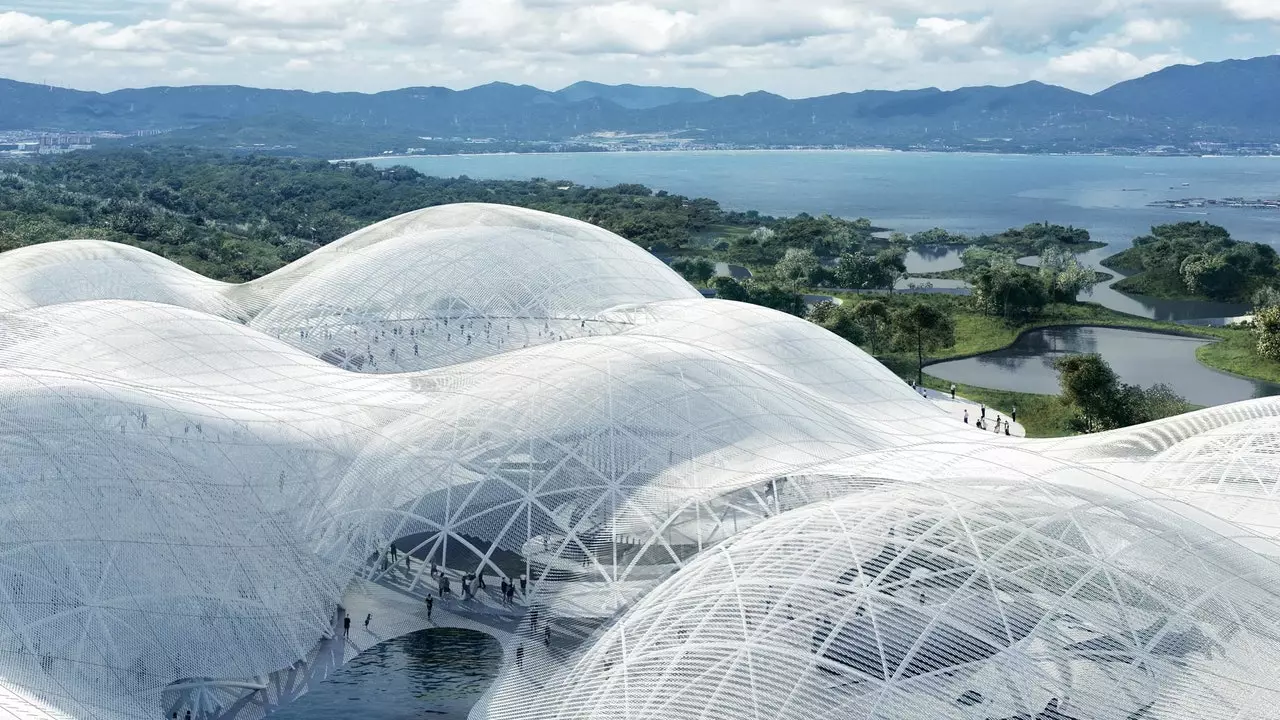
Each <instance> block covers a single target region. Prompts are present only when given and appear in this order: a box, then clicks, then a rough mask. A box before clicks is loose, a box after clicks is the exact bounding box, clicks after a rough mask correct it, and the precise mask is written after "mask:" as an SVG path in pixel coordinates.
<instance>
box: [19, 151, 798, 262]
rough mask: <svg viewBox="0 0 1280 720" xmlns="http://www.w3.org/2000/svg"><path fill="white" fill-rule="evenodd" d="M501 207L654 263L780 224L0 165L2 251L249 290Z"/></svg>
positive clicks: (109, 169) (417, 178)
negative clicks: (362, 238)
mask: <svg viewBox="0 0 1280 720" xmlns="http://www.w3.org/2000/svg"><path fill="white" fill-rule="evenodd" d="M456 202H496V203H506V204H510V205H519V206H523V207H530V208H536V209H540V210H547V211H550V212H556V213H560V214H563V215H568V216H570V217H576V218H579V219H582V220H586V221H588V222H592V223H595V224H597V225H600V226H602V227H605V228H608V229H610V230H613V231H615V232H618V233H620V234H622V235H624V236H625V237H628V238H630V239H631V240H633V241H635V242H637V243H639V244H640V245H643V246H644V247H646V248H650V249H652V250H654V251H655V252H666V251H671V250H678V249H679V248H681V247H682V246H684V245H686V244H688V243H691V242H693V240H694V238H695V236H696V235H697V234H698V233H701V232H704V231H708V230H710V229H713V228H717V227H719V228H732V227H741V228H754V227H757V226H759V225H760V224H762V223H765V224H773V223H774V222H775V221H774V219H773V218H763V217H760V216H758V215H756V214H755V213H745V214H743V213H731V212H726V211H724V210H722V209H721V208H720V206H719V205H718V204H717V203H715V202H714V201H712V200H707V199H694V198H686V197H682V196H679V195H669V194H667V193H664V192H653V191H651V190H649V189H648V188H645V187H643V186H640V185H619V186H617V187H614V188H587V187H582V186H579V185H574V184H572V183H567V182H553V181H548V180H543V179H535V180H528V181H479V180H472V179H469V178H466V177H461V178H453V179H444V178H433V177H427V176H425V175H422V174H420V173H418V172H416V171H414V170H411V169H408V168H403V167H393V168H385V169H382V168H375V167H373V166H371V165H367V164H359V163H329V162H326V161H322V160H296V159H285V158H276V157H265V156H237V155H223V154H217V153H209V152H201V151H189V150H177V149H174V150H157V151H138V150H130V151H116V152H81V153H70V154H66V155H62V156H58V157H56V158H55V159H51V160H47V161H40V162H29V163H18V162H15V163H9V164H4V165H0V250H2V249H9V248H13V247H17V246H20V245H28V244H32V243H38V242H47V241H50V240H62V239H68V238H79V237H92V238H101V239H106V240H114V241H117V242H123V243H128V244H131V245H138V246H140V247H144V248H146V249H148V250H151V251H152V252H155V253H158V254H160V255H163V256H165V257H167V258H170V259H172V260H174V261H176V262H178V263H181V264H183V265H186V266H187V267H190V268H191V269H193V270H196V271H197V272H200V273H203V274H205V275H209V276H211V277H215V278H219V279H222V280H233V281H243V280H249V279H251V278H254V277H257V276H259V275H262V274H264V273H267V272H270V271H271V270H274V269H276V268H277V267H280V266H281V265H283V264H285V263H287V262H289V261H291V260H294V259H296V258H298V257H301V256H302V255H305V254H306V253H308V252H310V251H311V250H314V249H315V248H316V247H319V246H320V245H324V244H325V243H329V242H332V241H333V240H336V239H337V238H339V237H342V236H343V235H346V234H347V233H350V232H352V231H353V230H356V229H358V228H361V227H364V226H366V225H368V224H370V223H373V222H376V221H378V220H382V219H385V218H388V217H392V216H394V215H398V214H400V213H404V212H408V211H410V210H417V209H419V208H423V207H428V206H432V205H440V204H444V203H456Z"/></svg>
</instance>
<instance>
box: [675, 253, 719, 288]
mask: <svg viewBox="0 0 1280 720" xmlns="http://www.w3.org/2000/svg"><path fill="white" fill-rule="evenodd" d="M671 269H672V270H675V271H676V272H678V273H680V274H681V275H683V276H684V279H685V280H688V281H689V282H691V283H693V284H694V285H706V284H707V281H709V280H710V279H711V278H712V277H713V276H714V275H715V274H716V266H715V263H713V262H711V261H710V260H708V259H706V258H701V257H695V258H676V259H675V260H673V261H672V262H671Z"/></svg>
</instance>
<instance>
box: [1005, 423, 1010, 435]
mask: <svg viewBox="0 0 1280 720" xmlns="http://www.w3.org/2000/svg"><path fill="white" fill-rule="evenodd" d="M1004 434H1005V435H1008V434H1009V423H1005V424H1004Z"/></svg>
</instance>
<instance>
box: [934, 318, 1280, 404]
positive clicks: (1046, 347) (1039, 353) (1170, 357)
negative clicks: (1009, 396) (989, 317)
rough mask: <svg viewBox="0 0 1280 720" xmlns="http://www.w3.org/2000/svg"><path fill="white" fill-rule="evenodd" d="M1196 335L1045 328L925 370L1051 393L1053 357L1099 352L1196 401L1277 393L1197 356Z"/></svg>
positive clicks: (1141, 381) (1119, 369)
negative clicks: (992, 349) (983, 352)
mask: <svg viewBox="0 0 1280 720" xmlns="http://www.w3.org/2000/svg"><path fill="white" fill-rule="evenodd" d="M1207 342H1209V341H1207V340H1201V339H1199V338H1188V337H1180V336H1177V335H1165V334H1162V333H1153V332H1145V331H1141V330H1120V329H1116V328H1097V327H1067V328H1044V329H1041V330H1034V331H1032V332H1029V333H1026V334H1025V335H1023V336H1022V337H1020V338H1019V339H1018V341H1017V342H1015V343H1014V344H1013V345H1012V346H1010V347H1008V348H1006V349H1004V350H997V351H996V352H992V353H987V354H986V355H980V356H978V357H973V358H967V359H965V360H953V361H950V362H945V363H938V364H937V365H930V366H929V368H928V372H929V374H930V375H933V376H935V377H939V378H942V379H943V380H947V381H950V382H956V383H965V384H969V385H977V386H979V387H988V388H995V389H998V390H1011V391H1014V392H1025V393H1039V394H1042V395H1056V394H1058V392H1059V386H1058V372H1057V371H1056V370H1054V368H1053V362H1054V360H1056V359H1058V358H1060V357H1063V356H1065V355H1075V354H1081V353H1098V354H1100V355H1102V357H1103V358H1104V359H1106V361H1107V362H1108V363H1110V364H1111V368H1112V369H1113V370H1115V371H1116V374H1118V375H1119V376H1120V379H1121V380H1122V381H1124V382H1126V383H1130V384H1134V385H1141V386H1143V387H1150V386H1152V385H1155V384H1157V383H1164V384H1166V385H1169V386H1170V387H1172V388H1173V389H1174V391H1176V392H1177V393H1178V394H1179V395H1181V396H1183V397H1184V398H1186V399H1187V401H1188V402H1191V403H1193V404H1195V405H1222V404H1225V403H1231V402H1236V401H1239V400H1248V399H1250V398H1255V397H1265V396H1268V395H1280V386H1277V385H1272V384H1270V383H1264V382H1257V381H1254V380H1248V379H1245V378H1240V377H1236V376H1234V375H1228V374H1226V373H1220V372H1218V371H1216V370H1212V369H1210V368H1208V367H1205V366H1204V365H1201V364H1200V362H1199V361H1198V360H1196V349H1197V348H1199V347H1200V346H1202V345H1204V344H1206V343H1207Z"/></svg>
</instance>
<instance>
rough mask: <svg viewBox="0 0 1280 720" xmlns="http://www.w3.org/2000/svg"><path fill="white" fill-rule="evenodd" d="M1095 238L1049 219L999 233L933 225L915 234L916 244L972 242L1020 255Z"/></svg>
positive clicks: (1083, 231)
mask: <svg viewBox="0 0 1280 720" xmlns="http://www.w3.org/2000/svg"><path fill="white" fill-rule="evenodd" d="M1090 241H1091V238H1090V236H1089V231H1088V230H1085V229H1084V228H1078V227H1072V226H1070V225H1053V224H1050V223H1048V222H1042V223H1032V224H1030V225H1026V226H1024V227H1021V228H1009V229H1008V230H1005V231H1004V232H1002V233H998V234H996V235H979V236H976V237H972V236H969V235H965V234H963V233H953V232H950V231H948V230H945V229H943V228H933V229H931V230H925V231H923V232H918V233H915V234H913V235H912V236H911V243H912V244H913V245H969V246H978V247H984V248H998V249H1003V250H1004V251H1006V252H1008V253H1013V254H1018V255H1036V254H1039V253H1041V252H1043V251H1044V250H1045V249H1047V248H1050V247H1062V246H1066V247H1072V248H1076V249H1082V248H1081V246H1084V245H1087V244H1088V243H1089V242H1090Z"/></svg>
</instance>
